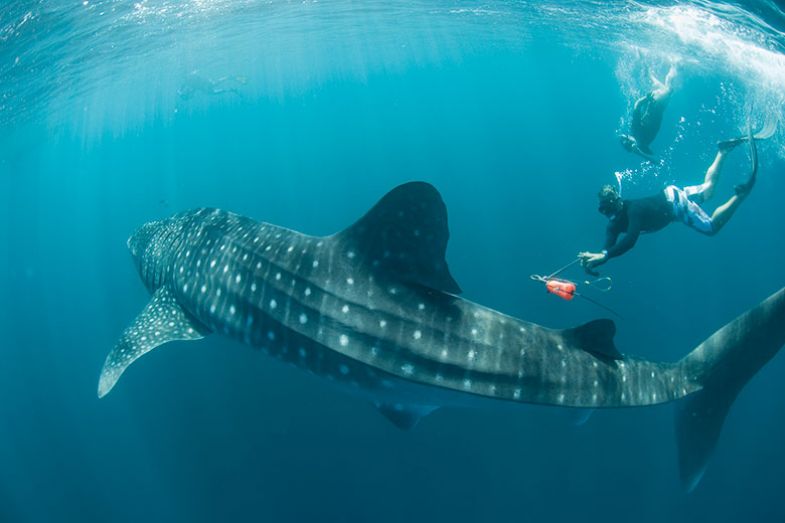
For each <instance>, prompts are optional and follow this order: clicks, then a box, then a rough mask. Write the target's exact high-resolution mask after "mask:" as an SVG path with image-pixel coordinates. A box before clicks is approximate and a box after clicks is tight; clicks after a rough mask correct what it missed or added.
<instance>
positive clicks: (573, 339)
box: [562, 320, 624, 362]
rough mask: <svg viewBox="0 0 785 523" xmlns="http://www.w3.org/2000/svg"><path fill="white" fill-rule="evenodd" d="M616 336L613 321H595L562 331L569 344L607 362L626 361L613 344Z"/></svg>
mask: <svg viewBox="0 0 785 523" xmlns="http://www.w3.org/2000/svg"><path fill="white" fill-rule="evenodd" d="M615 334H616V324H615V323H613V320H594V321H590V322H588V323H584V324H583V325H580V326H578V327H575V328H573V329H565V330H564V331H562V336H564V338H565V339H566V340H568V341H569V343H571V344H573V345H574V346H575V347H577V348H580V349H582V350H584V351H586V352H589V353H591V354H592V355H593V356H596V357H597V358H599V359H601V360H603V361H606V362H609V361H613V360H622V359H624V355H623V354H622V353H621V352H619V351H618V349H617V348H616V345H615V344H614V343H613V336H614V335H615Z"/></svg>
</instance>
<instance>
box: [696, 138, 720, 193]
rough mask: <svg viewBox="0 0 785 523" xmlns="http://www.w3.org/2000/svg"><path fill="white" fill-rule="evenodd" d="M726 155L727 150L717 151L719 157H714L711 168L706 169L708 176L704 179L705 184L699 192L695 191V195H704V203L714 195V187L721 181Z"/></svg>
mask: <svg viewBox="0 0 785 523" xmlns="http://www.w3.org/2000/svg"><path fill="white" fill-rule="evenodd" d="M726 153H727V150H725V149H720V150H719V151H717V156H715V157H714V161H713V162H711V165H709V168H708V169H706V176H704V177H703V184H702V185H700V186H698V187H699V188H700V189H699V190H697V191H695V194H697V193H700V194H702V196H703V201H706V200H708V199H709V198H711V197H712V195H713V194H714V187H715V186H716V185H717V182H718V181H719V179H720V172H721V171H722V165H723V164H724V163H725V154H726Z"/></svg>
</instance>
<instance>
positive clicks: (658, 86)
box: [649, 65, 676, 102]
mask: <svg viewBox="0 0 785 523" xmlns="http://www.w3.org/2000/svg"><path fill="white" fill-rule="evenodd" d="M649 76H650V78H651V81H652V82H654V86H655V87H654V89H653V90H652V92H651V95H652V97H653V98H654V101H655V102H657V101H660V100H664V99H666V98H668V97H669V96H670V95H671V93H673V80H674V79H675V78H676V67H675V66H673V65H671V67H670V69H668V74H667V76H665V83H663V82H660V81H659V80H658V79H657V78H656V77H655V76H654V75H649Z"/></svg>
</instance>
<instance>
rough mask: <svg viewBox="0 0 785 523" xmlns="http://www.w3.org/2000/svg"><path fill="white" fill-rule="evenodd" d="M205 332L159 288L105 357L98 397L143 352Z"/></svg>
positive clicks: (171, 297)
mask: <svg viewBox="0 0 785 523" xmlns="http://www.w3.org/2000/svg"><path fill="white" fill-rule="evenodd" d="M207 334H209V331H208V329H207V328H206V327H204V326H203V325H199V324H198V323H197V322H196V320H194V319H193V318H191V317H190V316H189V315H188V313H186V312H185V311H184V310H183V309H182V308H181V307H180V305H178V303H177V301H175V299H174V296H172V294H171V292H170V291H169V290H168V289H167V288H166V287H161V288H160V289H158V290H157V291H155V294H153V297H152V299H151V300H150V303H148V304H147V307H145V309H144V310H143V311H142V313H141V314H139V316H137V317H136V320H134V322H133V324H131V326H130V327H128V328H127V329H125V331H124V332H123V335H122V336H120V340H119V341H118V342H117V345H115V346H114V348H113V349H112V351H111V352H110V353H109V355H108V356H107V357H106V361H104V367H103V369H101V378H100V379H99V381H98V397H99V398H102V397H104V396H106V394H107V393H109V391H110V390H112V387H114V385H115V383H117V380H119V379H120V375H122V373H123V372H124V371H125V369H126V368H128V366H129V365H130V364H131V363H133V362H134V361H135V360H136V359H137V358H139V357H140V356H142V355H143V354H145V353H147V352H150V351H151V350H153V349H154V348H156V347H158V346H159V345H163V344H164V343H167V342H170V341H174V340H198V339H200V338H204V337H205V336H206V335H207Z"/></svg>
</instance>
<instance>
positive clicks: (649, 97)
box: [619, 65, 677, 160]
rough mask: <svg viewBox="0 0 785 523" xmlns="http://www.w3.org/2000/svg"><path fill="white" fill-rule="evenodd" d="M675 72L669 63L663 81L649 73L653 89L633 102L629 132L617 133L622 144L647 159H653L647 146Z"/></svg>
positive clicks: (663, 106)
mask: <svg viewBox="0 0 785 523" xmlns="http://www.w3.org/2000/svg"><path fill="white" fill-rule="evenodd" d="M676 74H677V70H676V66H674V65H671V67H670V69H669V70H668V74H667V75H666V76H665V82H664V83H663V82H661V81H660V80H659V79H657V77H655V76H654V75H653V74H650V75H649V77H650V78H651V81H652V83H653V84H654V89H652V90H651V91H650V92H649V93H647V94H646V95H645V96H643V97H641V98H639V99H638V100H637V101H636V102H635V105H634V106H633V109H632V121H631V122H630V132H629V134H620V135H619V140H620V141H621V144H622V146H623V147H624V148H625V149H627V150H628V151H629V152H631V153H636V154H639V155H641V156H643V157H644V158H646V159H647V160H652V159H654V153H653V152H652V150H651V149H650V147H649V146H650V145H651V142H653V141H654V139H655V138H656V137H657V133H658V132H659V131H660V125H661V124H662V115H663V113H665V108H666V107H668V102H669V101H670V99H671V94H672V93H673V81H674V80H675V78H676Z"/></svg>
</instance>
